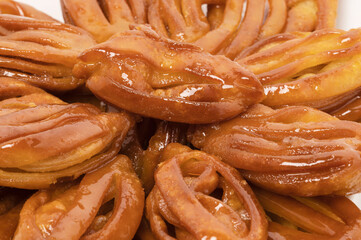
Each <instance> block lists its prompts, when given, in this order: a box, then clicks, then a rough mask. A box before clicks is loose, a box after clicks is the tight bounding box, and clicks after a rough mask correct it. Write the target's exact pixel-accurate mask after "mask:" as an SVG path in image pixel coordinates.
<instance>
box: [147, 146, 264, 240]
mask: <svg viewBox="0 0 361 240" xmlns="http://www.w3.org/2000/svg"><path fill="white" fill-rule="evenodd" d="M168 149H170V150H169V151H170V152H168ZM164 152H168V153H167V156H168V157H169V158H168V160H166V161H165V162H163V163H161V164H160V165H159V167H158V169H157V171H156V172H155V175H154V178H155V183H156V184H155V187H154V188H153V190H152V191H151V193H150V194H149V195H148V197H147V200H146V216H147V218H148V220H149V223H150V227H151V230H152V232H153V234H154V236H155V237H156V239H175V238H176V239H178V240H182V239H212V238H214V239H222V240H228V239H232V240H234V239H249V240H251V239H252V240H257V239H267V220H266V218H265V214H264V212H263V210H262V208H261V207H260V205H259V203H258V201H257V199H256V198H255V196H254V194H253V192H252V190H251V188H250V187H249V186H248V184H247V183H246V181H245V180H243V179H242V177H241V175H240V174H239V173H238V172H237V171H236V169H234V168H232V167H230V166H228V165H227V164H225V163H223V162H221V161H220V160H219V159H218V158H217V157H214V156H212V155H209V154H206V153H204V152H200V151H192V150H191V149H190V148H188V147H186V146H183V145H180V144H177V143H171V144H169V145H168V146H167V147H166V149H165V150H164ZM171 232H174V234H172V233H171Z"/></svg>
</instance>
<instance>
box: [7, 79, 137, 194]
mask: <svg viewBox="0 0 361 240" xmlns="http://www.w3.org/2000/svg"><path fill="white" fill-rule="evenodd" d="M132 122H133V120H132V118H131V117H130V116H128V115H127V114H125V113H102V112H101V111H100V110H99V109H98V108H96V107H95V106H93V105H90V104H82V103H74V104H66V103H65V102H63V101H61V100H60V99H58V98H56V97H53V96H52V95H50V94H48V93H46V92H44V91H42V90H40V89H37V88H35V87H32V86H30V85H29V84H26V83H25V82H22V81H19V80H15V79H11V78H0V133H1V134H0V186H9V187H17V188H26V189H37V188H45V187H48V186H49V185H50V184H52V183H56V182H57V181H58V180H59V179H61V178H66V177H67V178H72V177H77V176H80V175H81V174H84V173H85V172H88V171H91V170H93V169H95V168H97V167H99V166H100V165H102V164H104V163H105V162H107V161H109V160H110V159H112V158H113V157H114V156H115V155H116V154H117V153H118V152H119V149H120V147H121V143H122V141H123V139H124V138H125V136H126V134H127V132H128V130H129V129H130V128H131V126H132Z"/></svg>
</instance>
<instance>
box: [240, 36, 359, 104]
mask: <svg viewBox="0 0 361 240" xmlns="http://www.w3.org/2000/svg"><path fill="white" fill-rule="evenodd" d="M302 35H305V36H304V37H302ZM271 38H272V39H277V38H276V37H271ZM263 43H264V44H263V45H262V44H258V45H257V47H253V48H252V49H251V50H250V51H248V53H247V54H248V56H244V54H243V55H242V57H241V58H239V59H238V60H237V62H238V63H240V64H241V65H242V66H245V67H246V68H247V69H249V70H251V71H252V72H254V73H255V74H256V75H257V77H258V78H259V80H260V81H261V83H262V84H263V86H264V90H265V94H266V98H265V100H264V101H263V103H264V104H265V105H268V106H275V107H278V106H282V105H306V106H311V107H315V108H319V109H322V110H329V109H331V108H334V107H335V106H337V105H339V104H341V103H343V102H345V101H346V100H349V99H351V98H352V97H354V96H355V95H357V94H358V93H359V91H360V87H361V81H360V79H361V71H360V69H361V65H360V64H361V30H360V29H353V30H350V31H348V32H345V31H342V30H335V29H327V30H319V31H316V32H313V33H309V34H301V35H300V34H296V35H295V38H294V39H291V40H288V41H285V42H283V43H282V41H281V42H278V43H277V42H276V41H275V40H269V41H266V40H264V41H263ZM249 53H252V54H250V55H249Z"/></svg>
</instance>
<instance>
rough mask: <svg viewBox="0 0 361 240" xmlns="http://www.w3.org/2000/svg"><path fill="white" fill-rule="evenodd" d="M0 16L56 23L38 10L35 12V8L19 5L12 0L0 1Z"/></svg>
mask: <svg viewBox="0 0 361 240" xmlns="http://www.w3.org/2000/svg"><path fill="white" fill-rule="evenodd" d="M0 14H11V15H18V16H23V17H31V18H36V19H43V20H50V21H56V20H55V19H53V18H52V17H50V16H49V15H47V14H45V13H43V12H41V11H39V10H36V9H35V8H33V7H31V6H29V5H27V4H24V3H19V2H16V1H13V0H0Z"/></svg>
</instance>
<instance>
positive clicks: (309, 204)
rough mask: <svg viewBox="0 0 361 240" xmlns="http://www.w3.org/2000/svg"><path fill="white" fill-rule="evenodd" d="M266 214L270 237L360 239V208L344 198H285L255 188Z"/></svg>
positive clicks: (274, 239)
mask: <svg viewBox="0 0 361 240" xmlns="http://www.w3.org/2000/svg"><path fill="white" fill-rule="evenodd" d="M253 190H254V191H255V194H256V196H257V198H258V199H259V201H260V203H261V204H262V206H263V207H264V209H265V211H266V212H267V213H269V216H270V220H271V221H270V222H269V227H268V239H270V240H294V239H302V240H314V239H320V240H341V239H360V238H361V211H360V209H359V208H358V207H357V206H356V205H355V204H354V203H352V201H351V200H349V199H348V198H346V197H343V196H342V197H341V196H340V197H322V198H299V197H295V198H293V197H287V196H282V195H278V194H275V193H271V192H267V191H264V190H261V189H257V188H254V189H253Z"/></svg>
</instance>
